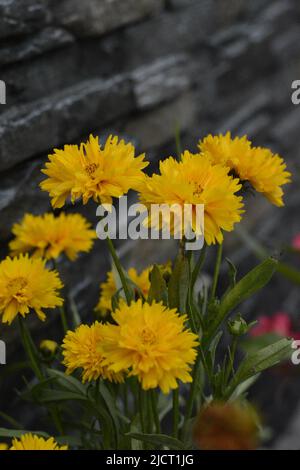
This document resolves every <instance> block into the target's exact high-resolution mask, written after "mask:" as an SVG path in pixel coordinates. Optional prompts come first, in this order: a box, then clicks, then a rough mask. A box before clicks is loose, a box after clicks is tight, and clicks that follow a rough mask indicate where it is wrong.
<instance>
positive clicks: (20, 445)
mask: <svg viewBox="0 0 300 470" xmlns="http://www.w3.org/2000/svg"><path fill="white" fill-rule="evenodd" d="M10 450H68V446H59V445H58V444H57V442H56V441H55V440H54V438H53V437H49V438H48V439H44V438H43V437H39V436H37V435H35V434H31V433H27V434H23V436H21V437H20V439H13V441H12V446H11V448H10Z"/></svg>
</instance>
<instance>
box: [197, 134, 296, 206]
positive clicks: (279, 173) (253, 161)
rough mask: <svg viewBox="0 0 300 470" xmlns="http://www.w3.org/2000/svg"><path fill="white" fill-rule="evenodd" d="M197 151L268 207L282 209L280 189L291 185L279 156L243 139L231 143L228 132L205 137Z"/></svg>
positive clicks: (232, 140)
mask: <svg viewBox="0 0 300 470" xmlns="http://www.w3.org/2000/svg"><path fill="white" fill-rule="evenodd" d="M199 150H200V152H201V153H203V154H204V155H206V156H208V157H209V158H210V159H211V161H212V162H213V163H217V164H222V165H225V166H227V167H228V168H230V170H232V171H233V173H234V174H235V175H236V176H238V177H239V178H240V180H241V181H242V182H244V181H249V182H250V183H251V185H252V186H253V188H254V189H255V190H256V191H258V192H259V193H262V194H263V195H264V196H265V197H266V198H267V199H268V200H269V201H270V202H271V203H273V204H275V205H276V206H283V200H282V197H283V190H282V188H281V187H282V186H283V185H285V184H287V183H289V182H290V181H291V173H289V172H288V171H287V170H286V164H285V162H284V160H283V158H281V157H280V156H279V155H274V154H273V153H272V152H271V150H269V149H267V148H262V147H252V144H251V142H250V141H249V140H248V139H247V137H246V136H244V137H241V138H239V137H236V138H234V139H233V138H232V137H231V134H230V132H227V134H226V135H222V134H220V135H218V136H212V135H209V136H207V137H206V138H205V139H203V140H202V141H200V142H199Z"/></svg>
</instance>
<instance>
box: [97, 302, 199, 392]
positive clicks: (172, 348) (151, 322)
mask: <svg viewBox="0 0 300 470" xmlns="http://www.w3.org/2000/svg"><path fill="white" fill-rule="evenodd" d="M113 319H114V321H115V322H116V325H113V324H106V325H103V333H104V341H103V349H104V352H105V354H106V356H107V360H106V363H107V365H108V367H109V369H110V370H111V371H113V372H114V373H118V372H120V371H122V370H124V369H130V375H133V376H137V377H138V380H139V381H140V382H141V385H142V388H143V389H144V390H148V389H150V388H156V387H160V388H161V390H162V391H163V392H164V393H168V392H169V391H170V389H175V388H177V387H178V383H177V380H181V381H182V382H184V383H185V382H191V381H192V377H191V375H190V370H191V365H192V364H193V363H194V362H195V359H196V355H197V352H196V349H195V348H196V346H197V344H198V337H197V336H196V335H195V334H193V333H191V332H190V331H189V330H185V322H186V320H187V317H186V315H181V316H179V314H178V313H177V311H176V310H175V309H172V310H170V309H168V308H167V307H165V306H164V305H163V304H162V303H156V302H153V303H152V304H151V305H150V304H147V303H144V304H143V303H142V301H141V300H138V301H136V302H132V303H131V304H130V305H129V306H128V305H127V304H126V303H125V302H122V304H121V305H120V307H119V309H118V310H116V311H115V312H114V313H113Z"/></svg>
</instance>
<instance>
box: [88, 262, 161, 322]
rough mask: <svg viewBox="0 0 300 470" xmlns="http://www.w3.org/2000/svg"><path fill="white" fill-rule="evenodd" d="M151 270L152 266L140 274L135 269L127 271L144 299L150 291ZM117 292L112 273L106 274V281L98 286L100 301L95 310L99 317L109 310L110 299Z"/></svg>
mask: <svg viewBox="0 0 300 470" xmlns="http://www.w3.org/2000/svg"><path fill="white" fill-rule="evenodd" d="M151 269H152V266H149V267H148V268H146V269H144V270H143V271H142V272H141V273H140V274H138V272H137V271H136V269H135V268H130V269H129V270H128V273H127V274H128V277H129V279H130V280H131V281H132V282H133V283H134V284H135V285H136V286H137V287H139V289H140V290H141V292H142V293H143V295H144V297H146V298H147V296H148V292H149V289H150V281H149V274H150V271H151ZM116 292H117V286H116V282H115V278H114V274H113V272H112V271H109V272H108V273H107V279H106V281H105V282H103V283H102V284H100V299H99V302H98V305H97V306H96V308H95V311H96V312H99V313H100V315H101V316H105V315H106V314H107V313H108V312H109V311H110V310H111V309H112V306H111V299H112V297H113V295H114V294H115V293H116Z"/></svg>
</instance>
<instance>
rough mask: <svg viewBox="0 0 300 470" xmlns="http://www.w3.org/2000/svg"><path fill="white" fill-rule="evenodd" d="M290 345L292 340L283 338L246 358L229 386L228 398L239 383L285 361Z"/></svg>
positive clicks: (289, 352)
mask: <svg viewBox="0 0 300 470" xmlns="http://www.w3.org/2000/svg"><path fill="white" fill-rule="evenodd" d="M291 344H292V340H290V339H287V338H283V339H280V340H279V341H276V342H275V343H273V344H271V345H269V346H267V347H265V348H263V349H261V350H260V351H258V352H256V353H254V354H251V355H249V356H247V357H246V358H245V359H244V361H243V362H242V363H241V365H240V367H239V368H238V370H237V371H236V374H235V376H234V377H233V379H232V381H231V383H230V384H229V396H231V395H232V393H233V391H234V390H235V388H236V387H237V386H238V385H239V384H240V383H242V382H244V381H245V380H247V379H249V378H250V377H253V376H254V375H256V374H258V373H260V372H262V371H263V370H266V369H269V368H270V367H273V366H275V365H276V364H279V363H280V362H281V361H283V360H285V359H287V358H288V357H289V356H290V354H291V351H292V349H291Z"/></svg>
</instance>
